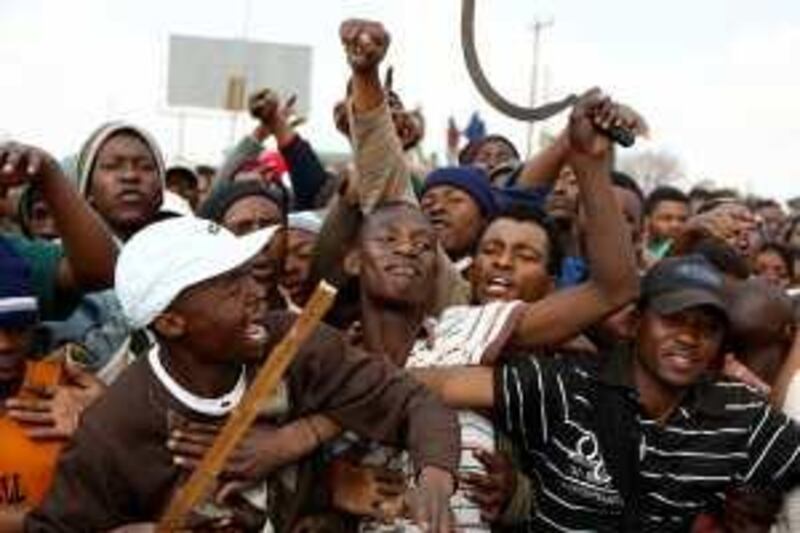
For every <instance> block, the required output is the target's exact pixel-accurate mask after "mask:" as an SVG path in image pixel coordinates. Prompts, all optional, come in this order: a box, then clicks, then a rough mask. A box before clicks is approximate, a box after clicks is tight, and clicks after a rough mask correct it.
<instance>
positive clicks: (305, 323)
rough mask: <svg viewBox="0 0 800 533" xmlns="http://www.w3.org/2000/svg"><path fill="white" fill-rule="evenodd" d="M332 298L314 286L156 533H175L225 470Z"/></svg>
mask: <svg viewBox="0 0 800 533" xmlns="http://www.w3.org/2000/svg"><path fill="white" fill-rule="evenodd" d="M335 296H336V288H335V287H333V285H330V284H329V283H327V282H325V281H324V280H323V281H321V282H320V283H319V285H317V288H316V289H315V290H314V294H312V295H311V298H310V299H309V301H308V303H307V304H306V306H305V308H304V309H303V311H302V313H301V314H300V316H299V317H298V318H297V320H296V321H295V323H294V324H293V325H292V327H291V329H290V330H289V332H288V333H287V334H286V336H284V338H283V339H282V340H281V342H280V343H278V344H277V345H276V346H275V347H274V348H273V349H272V352H271V353H270V354H269V357H267V360H266V361H265V362H264V364H263V366H262V367H261V369H260V370H259V371H258V374H257V375H256V378H255V379H254V380H253V382H252V384H251V385H250V388H249V389H248V390H247V392H246V393H245V395H244V397H243V398H242V401H241V402H240V403H239V405H238V406H237V407H236V408H235V409H234V410H233V412H232V413H231V416H230V417H229V418H228V420H227V422H226V423H225V425H224V426H223V428H222V431H221V432H220V433H219V435H217V437H216V438H215V439H214V443H213V444H212V446H211V448H209V450H208V451H207V452H206V454H205V455H204V456H203V460H202V461H201V462H200V464H199V465H198V467H197V468H196V469H195V470H194V472H192V475H191V476H190V477H189V480H188V481H187V482H186V484H185V485H183V487H181V488H179V489H178V490H177V491H176V492H175V495H174V496H173V498H172V500H171V501H170V504H169V506H168V507H167V510H166V511H165V513H164V515H163V517H162V518H161V521H160V522H159V524H158V529H157V531H159V532H167V531H178V530H180V529H181V528H182V527H183V526H184V523H185V521H186V519H187V517H188V516H189V513H190V512H191V511H192V509H194V507H195V505H197V504H198V503H200V502H201V501H202V500H203V498H204V497H205V496H207V494H208V493H209V491H210V490H211V488H212V487H213V485H214V483H215V481H216V478H217V476H218V475H219V473H220V472H221V471H222V469H223V467H224V466H225V463H226V461H227V460H228V457H229V456H230V454H231V453H232V452H233V451H234V450H235V449H236V446H237V445H238V444H239V441H240V440H241V439H242V437H244V435H245V433H247V430H248V429H250V426H251V425H252V424H253V421H255V419H256V417H257V416H258V413H259V408H260V406H261V404H262V401H263V400H264V399H265V398H268V397H269V396H270V395H271V394H273V393H274V392H275V389H276V388H277V386H278V384H279V383H280V381H281V379H282V378H283V374H284V373H285V372H286V369H287V368H288V367H289V365H290V364H291V362H292V360H293V359H294V356H295V355H296V354H297V351H298V350H299V349H300V347H301V346H302V345H303V343H304V342H305V341H306V340H307V339H308V337H309V336H310V335H311V333H313V332H314V330H315V329H316V328H317V326H318V325H319V323H320V321H321V320H322V318H323V317H324V316H325V313H327V312H328V309H330V307H331V305H332V304H333V300H334V298H335Z"/></svg>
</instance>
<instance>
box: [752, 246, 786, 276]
mask: <svg viewBox="0 0 800 533" xmlns="http://www.w3.org/2000/svg"><path fill="white" fill-rule="evenodd" d="M765 253H774V254H776V255H777V256H778V257H780V258H781V260H782V261H783V262H784V263H785V264H786V271H787V272H788V273H789V277H790V278H791V279H794V258H795V254H796V252H794V251H793V250H792V249H791V248H789V247H788V246H786V245H784V244H781V243H779V242H773V241H768V242H765V243H764V244H762V245H761V247H760V248H759V249H758V251H757V252H756V254H755V256H754V257H757V256H759V255H761V254H765Z"/></svg>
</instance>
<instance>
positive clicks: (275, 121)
mask: <svg viewBox="0 0 800 533" xmlns="http://www.w3.org/2000/svg"><path fill="white" fill-rule="evenodd" d="M296 103H297V95H294V94H293V95H291V96H290V97H289V98H287V99H286V100H285V101H281V99H280V98H279V97H278V95H277V93H275V92H274V91H272V90H270V89H262V90H260V91H258V92H255V93H253V94H251V95H250V98H249V99H248V104H247V107H248V109H249V110H250V115H251V116H252V117H253V118H254V119H256V120H258V122H259V134H260V135H259V136H261V137H263V138H266V137H267V136H269V135H275V138H276V140H277V141H278V145H279V146H284V145H285V144H286V143H287V142H288V141H289V140H291V138H292V137H293V134H294V128H295V127H296V126H298V125H299V124H301V123H302V122H303V120H304V119H303V118H302V117H298V116H297V115H296V112H295V107H294V106H295V104H296Z"/></svg>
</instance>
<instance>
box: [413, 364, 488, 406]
mask: <svg viewBox="0 0 800 533" xmlns="http://www.w3.org/2000/svg"><path fill="white" fill-rule="evenodd" d="M408 372H409V373H410V374H411V375H412V376H414V378H415V379H416V380H417V381H419V382H421V383H423V384H424V385H425V386H426V387H428V388H429V389H430V390H432V391H434V392H435V393H436V394H438V395H439V398H441V400H442V401H443V402H444V403H445V405H447V406H448V407H452V408H453V409H482V408H486V409H489V408H492V407H494V370H493V369H492V368H491V367H485V366H469V367H450V368H415V369H410V370H408Z"/></svg>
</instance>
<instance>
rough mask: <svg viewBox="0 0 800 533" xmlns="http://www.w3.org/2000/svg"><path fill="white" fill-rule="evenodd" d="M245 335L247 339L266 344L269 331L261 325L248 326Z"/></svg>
mask: <svg viewBox="0 0 800 533" xmlns="http://www.w3.org/2000/svg"><path fill="white" fill-rule="evenodd" d="M245 334H246V335H247V338H248V339H249V340H251V341H253V342H265V341H266V340H267V330H266V329H265V328H264V326H261V325H259V324H250V325H249V326H247V331H246V332H245Z"/></svg>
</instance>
